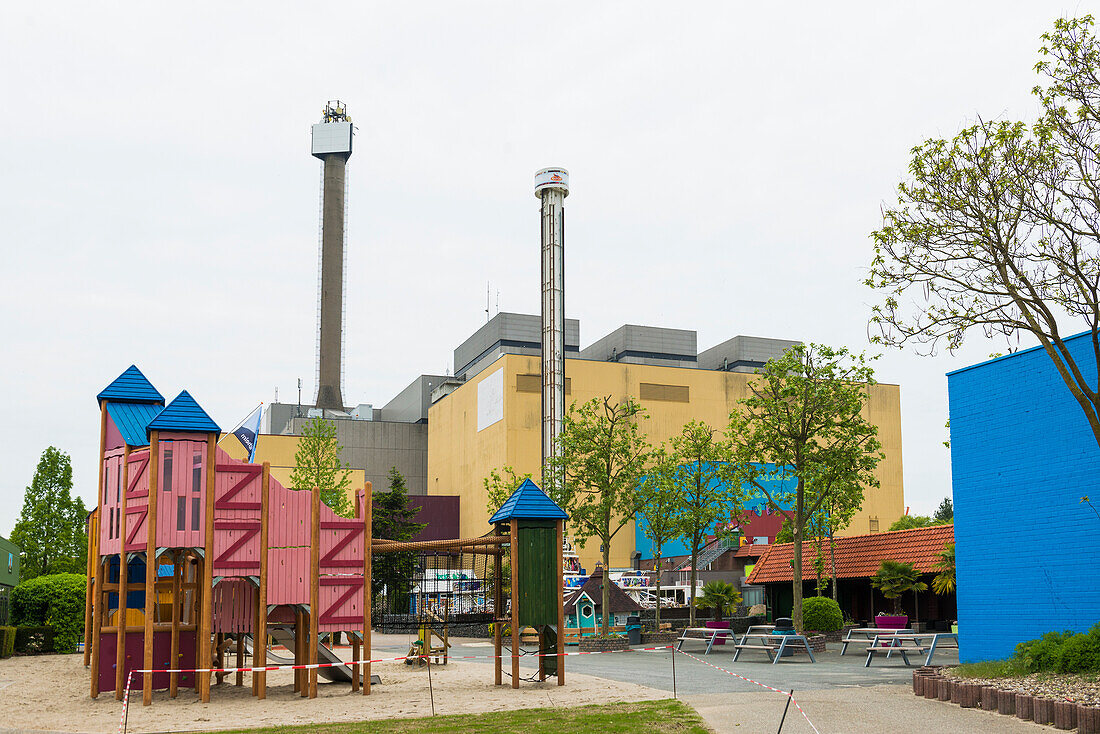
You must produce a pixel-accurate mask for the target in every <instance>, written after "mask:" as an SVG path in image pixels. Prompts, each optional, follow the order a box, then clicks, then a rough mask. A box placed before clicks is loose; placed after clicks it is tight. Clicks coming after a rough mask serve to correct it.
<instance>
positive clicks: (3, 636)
mask: <svg viewBox="0 0 1100 734" xmlns="http://www.w3.org/2000/svg"><path fill="white" fill-rule="evenodd" d="M14 652H15V627H0V658H10V657H11V656H12V653H14Z"/></svg>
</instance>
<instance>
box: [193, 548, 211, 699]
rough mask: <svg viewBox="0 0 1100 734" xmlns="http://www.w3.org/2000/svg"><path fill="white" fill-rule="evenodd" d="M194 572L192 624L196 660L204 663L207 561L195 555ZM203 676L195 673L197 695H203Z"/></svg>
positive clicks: (207, 642)
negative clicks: (202, 615)
mask: <svg viewBox="0 0 1100 734" xmlns="http://www.w3.org/2000/svg"><path fill="white" fill-rule="evenodd" d="M194 570H195V578H194V579H193V581H194V582H195V591H194V593H193V594H192V604H191V623H192V624H194V625H195V660H196V661H198V662H202V648H203V640H202V634H201V633H202V629H201V627H202V625H201V624H200V623H199V615H200V614H201V613H202V600H203V597H204V596H206V591H205V590H204V589H203V588H202V580H203V578H205V577H206V559H205V558H199V557H198V554H196V555H195V569H194ZM209 642H210V641H209V640H207V641H206V644H207V646H209ZM196 667H198V666H196ZM203 675H204V674H203V673H195V680H194V686H195V694H196V695H201V694H202V681H203ZM206 677H207V678H209V677H210V676H209V675H207V676H206Z"/></svg>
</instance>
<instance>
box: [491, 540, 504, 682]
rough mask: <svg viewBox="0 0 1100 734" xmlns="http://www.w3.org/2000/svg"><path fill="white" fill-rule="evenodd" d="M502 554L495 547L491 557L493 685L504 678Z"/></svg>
mask: <svg viewBox="0 0 1100 734" xmlns="http://www.w3.org/2000/svg"><path fill="white" fill-rule="evenodd" d="M497 535H500V526H499V525H498V526H497ZM503 565H504V554H503V553H502V552H501V550H500V548H499V547H497V552H496V555H495V556H493V617H494V619H493V656H494V658H495V660H494V662H493V669H494V670H495V671H496V674H495V676H494V681H493V682H494V683H495V684H496V685H498V686H499V685H501V684H502V682H503V678H504V672H503V665H504V661H503V660H502V659H501V652H502V650H503V648H504V646H503V645H502V644H501V643H502V639H501V638H502V637H503V635H502V634H501V631H502V626H503V624H504V569H503V568H502V566H503Z"/></svg>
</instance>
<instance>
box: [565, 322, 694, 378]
mask: <svg viewBox="0 0 1100 734" xmlns="http://www.w3.org/2000/svg"><path fill="white" fill-rule="evenodd" d="M697 355H698V343H697V339H696V335H695V332H694V331H689V330H687V329H666V328H663V327H660V326H636V325H634V324H624V325H622V326H620V327H619V328H618V329H615V331H613V332H611V333H610V334H608V335H607V336H605V337H603V338H602V339H599V340H598V341H596V342H594V343H592V344H591V345H590V346H588V347H586V348H584V349H582V350H581V352H580V358H581V359H591V360H595V361H597V362H624V363H626V364H652V365H660V366H665V367H689V368H691V367H696V366H697V365H696V361H697Z"/></svg>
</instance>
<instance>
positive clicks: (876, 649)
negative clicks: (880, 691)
mask: <svg viewBox="0 0 1100 734" xmlns="http://www.w3.org/2000/svg"><path fill="white" fill-rule="evenodd" d="M928 639H931V642H930V643H927V644H926V643H925V642H924V640H928ZM941 641H947V642H948V644H941ZM950 642H954V643H955V644H953V645H952V644H950ZM958 647H959V636H958V635H957V634H955V633H954V632H912V631H909V630H890V631H885V632H882V633H880V634H877V635H875V637H874V640H873V641H872V642H871V645H870V647H868V648H867V661H866V662H865V663H864V664H863V667H865V668H866V667H870V665H871V660H872V659H874V657H875V656H876V655H881V654H882V653H886V657H890V655H892V654H893V653H895V652H898V653H901V657H902V660H904V661H905V664H906V665H911V663H910V662H909V656H908V655H907V653H910V652H913V653H917V654H924V653H925V652H926V651H927V655H926V657H925V659H924V664H925V665H931V664H932V656H933V655H934V654H935V652H936V649H937V648H939V649H944V648H953V649H956V650H957V649H958Z"/></svg>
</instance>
